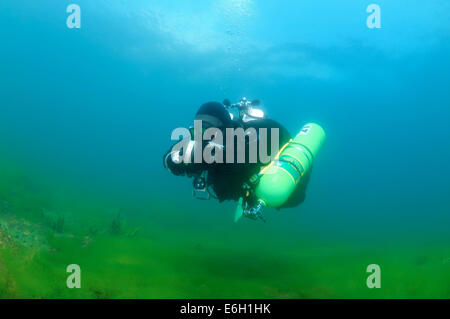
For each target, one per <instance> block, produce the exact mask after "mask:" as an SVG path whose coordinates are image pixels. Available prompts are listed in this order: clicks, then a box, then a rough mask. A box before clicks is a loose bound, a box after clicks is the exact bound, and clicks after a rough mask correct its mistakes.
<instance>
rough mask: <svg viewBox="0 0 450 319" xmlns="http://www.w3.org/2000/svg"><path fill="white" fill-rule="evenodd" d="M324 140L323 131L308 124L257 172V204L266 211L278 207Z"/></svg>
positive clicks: (316, 126)
mask: <svg viewBox="0 0 450 319" xmlns="http://www.w3.org/2000/svg"><path fill="white" fill-rule="evenodd" d="M325 140H326V135H325V131H324V130H323V129H322V127H320V126H319V125H317V124H314V123H309V124H306V125H305V126H303V128H302V129H301V131H300V132H299V133H298V134H297V136H296V137H295V138H294V139H292V140H291V141H290V142H288V143H287V144H286V145H285V146H283V148H282V149H281V150H280V152H279V153H278V155H277V156H276V158H275V159H274V160H273V161H272V162H270V164H269V165H267V166H265V167H264V168H263V169H262V170H261V172H260V178H259V182H258V184H257V185H256V188H255V195H256V197H257V198H258V201H259V202H260V203H261V204H262V205H264V206H267V207H274V208H279V207H281V206H282V205H283V204H284V203H285V202H286V201H287V200H288V199H289V197H290V196H291V194H292V192H293V191H294V189H295V188H296V187H297V185H298V184H299V183H301V182H302V176H303V175H305V174H306V173H307V172H308V170H310V169H311V166H312V163H313V160H314V158H315V157H316V155H317V153H318V152H319V150H320V149H321V147H322V145H323V144H324V143H325Z"/></svg>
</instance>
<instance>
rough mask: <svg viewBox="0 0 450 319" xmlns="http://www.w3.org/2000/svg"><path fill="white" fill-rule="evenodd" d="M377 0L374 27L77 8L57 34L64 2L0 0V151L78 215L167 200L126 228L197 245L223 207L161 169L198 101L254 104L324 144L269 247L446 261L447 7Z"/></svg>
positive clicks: (328, 15)
mask: <svg viewBox="0 0 450 319" xmlns="http://www.w3.org/2000/svg"><path fill="white" fill-rule="evenodd" d="M376 3H377V4H378V5H379V6H380V8H381V29H369V28H368V27H367V25H366V19H367V17H368V15H369V13H367V12H366V7H367V6H368V5H369V4H370V2H368V1H348V0H346V1H331V0H326V1H320V3H318V2H317V1H285V2H281V3H280V2H274V1H250V0H234V1H233V0H217V1H205V0H199V1H195V2H193V1H185V0H177V1H143V0H136V1H132V2H131V1H112V0H108V1H107V0H102V1H100V0H98V1H85V0H76V4H78V5H79V6H80V8H81V28H80V29H69V28H68V27H67V26H66V19H67V16H68V13H66V7H67V5H69V4H70V2H66V1H56V0H53V1H50V0H42V1H24V0H16V1H7V0H2V1H1V2H0V41H1V44H0V151H1V153H2V154H5V155H4V156H7V157H10V158H12V159H13V161H14V162H15V163H19V165H20V167H23V168H24V169H26V170H28V171H33V172H35V173H36V174H40V176H41V177H42V178H43V179H48V180H51V181H52V182H53V183H56V184H57V183H60V184H64V185H71V187H73V188H74V189H76V190H77V192H78V193H77V194H78V195H77V196H79V198H80V201H81V200H83V196H92V197H95V196H97V195H98V196H100V195H101V196H103V197H106V198H109V199H110V200H111V202H112V203H115V204H117V205H118V206H120V205H124V206H127V205H128V206H129V207H143V206H145V205H147V204H148V203H151V202H157V203H158V205H164V203H170V205H171V206H170V209H171V210H170V211H166V210H163V209H157V208H155V209H153V210H151V211H148V210H146V212H145V213H144V212H142V211H141V212H139V213H137V212H136V213H135V215H136V216H138V215H139V216H140V217H141V218H146V219H149V220H152V219H154V220H165V221H164V222H161V223H162V224H161V225H163V226H161V227H167V230H168V231H170V230H171V227H174V228H175V226H174V224H176V227H181V226H180V225H181V224H183V223H184V222H186V221H192V220H191V219H192V218H194V219H195V222H193V225H192V227H194V228H195V227H197V228H195V229H196V231H198V232H200V233H201V232H202V229H205V232H208V230H206V229H207V228H208V227H219V226H217V224H214V225H215V226H209V224H208V223H209V222H214V223H216V222H217V221H219V222H220V223H221V225H223V223H225V222H227V221H231V220H232V211H233V209H234V206H233V204H232V203H225V204H219V203H217V202H208V203H198V202H196V201H195V200H194V199H193V198H191V182H190V181H189V180H187V179H183V178H179V177H174V176H171V175H170V174H169V173H168V172H167V171H165V170H164V168H163V166H162V155H163V154H164V153H165V151H167V149H168V148H169V146H170V145H172V142H171V141H170V134H171V132H172V130H173V129H175V128H176V127H186V126H188V125H190V124H191V123H192V120H193V117H194V114H195V112H196V110H197V108H198V107H199V106H200V105H201V104H202V103H204V102H206V101H222V100H223V99H224V98H229V99H230V100H232V101H238V100H239V99H240V98H241V97H243V96H246V97H248V98H251V99H253V98H258V99H260V100H261V101H262V104H263V108H264V110H265V112H266V114H267V115H268V116H269V117H271V118H273V119H275V120H277V121H279V122H280V123H282V124H283V125H285V126H286V127H287V128H288V129H289V130H290V131H291V133H295V132H296V131H297V130H299V129H300V127H301V126H302V125H303V124H305V123H307V122H311V121H313V122H317V123H319V124H321V125H322V126H323V127H324V128H325V130H326V132H327V136H328V141H327V144H326V146H325V147H324V149H323V150H322V152H321V153H320V156H319V157H318V159H317V162H316V163H315V168H314V172H313V176H312V178H311V182H310V185H309V187H308V192H307V199H306V201H305V203H304V204H302V205H301V206H300V207H298V208H295V209H290V210H287V211H285V212H283V211H281V212H280V213H279V214H277V213H276V212H275V211H271V210H269V211H268V212H267V215H268V219H269V220H270V216H271V215H272V216H273V217H272V219H273V222H272V225H269V226H264V227H269V230H268V232H270V233H275V234H277V233H282V232H284V231H285V230H286V229H291V231H292V234H295V233H296V232H298V231H300V232H302V233H303V234H305V233H307V234H310V236H311V237H310V238H309V240H316V239H317V240H319V239H320V240H330V241H333V240H348V241H349V242H353V243H356V242H371V243H377V242H379V241H386V240H387V241H390V242H393V243H395V242H402V243H406V245H408V243H409V245H410V247H412V249H414V245H416V244H417V243H420V244H421V245H422V244H425V243H429V244H433V243H438V244H439V245H444V246H445V245H447V244H448V243H450V233H449V229H450V214H449V212H450V197H449V194H450V185H449V181H450V167H449V163H450V143H449V137H450V90H449V88H450V77H449V72H450V60H449V57H450V41H449V40H450V20H449V16H448V11H449V9H450V5H449V3H448V2H447V1H406V0H404V1H400V0H397V1H381V0H379V1H377V2H376ZM143 203H145V205H144V204H143ZM188 206H189V207H192V209H191V210H194V211H195V213H193V212H192V211H189V212H188V213H189V214H191V215H189V216H186V214H187V212H186V207H188ZM158 207H159V206H158ZM142 210H145V209H142ZM129 214H130V215H133V212H130V213H129ZM171 214H173V216H174V217H173V219H171V218H170V215H171ZM192 214H195V217H192ZM212 214H220V216H216V217H214V218H213V217H211V215H212ZM283 214H284V215H283ZM274 215H276V216H274ZM136 216H135V217H136ZM136 218H138V217H136ZM171 220H172V222H173V224H171V222H170V221H171ZM269 224H270V221H269ZM245 225H248V227H249V228H250V229H252V231H253V230H254V228H257V227H258V226H255V225H254V224H251V223H245ZM203 227H204V228H203ZM223 227H225V228H231V227H233V225H232V223H230V224H229V225H228V224H227V225H226V226H223ZM174 228H173V229H174ZM209 235H210V233H209V232H208V236H209ZM447 247H449V246H448V245H447ZM447 252H449V257H450V251H447ZM446 267H447V268H446V269H448V266H446ZM338 296H339V294H338Z"/></svg>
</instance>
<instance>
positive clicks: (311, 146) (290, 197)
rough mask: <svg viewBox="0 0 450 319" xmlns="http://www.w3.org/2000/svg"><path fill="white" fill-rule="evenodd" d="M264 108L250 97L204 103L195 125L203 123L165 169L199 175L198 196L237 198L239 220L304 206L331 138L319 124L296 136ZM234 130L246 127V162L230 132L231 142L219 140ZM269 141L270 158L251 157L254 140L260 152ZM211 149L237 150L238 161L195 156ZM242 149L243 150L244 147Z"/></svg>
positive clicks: (171, 154) (175, 151)
mask: <svg viewBox="0 0 450 319" xmlns="http://www.w3.org/2000/svg"><path fill="white" fill-rule="evenodd" d="M258 106H260V102H259V101H258V100H253V101H249V100H247V99H246V98H245V97H244V98H242V99H241V100H240V101H239V102H238V103H235V104H231V102H230V101H229V100H228V99H226V100H224V101H223V102H222V103H219V102H208V103H205V104H203V105H201V106H200V108H199V110H198V111H197V113H196V115H195V119H194V123H198V122H199V121H201V122H200V123H201V127H198V126H196V125H194V126H193V127H192V126H191V127H190V128H189V130H188V132H189V134H186V136H184V138H183V141H185V142H186V143H185V144H184V146H183V147H182V148H179V147H176V146H177V145H180V144H181V142H178V143H177V144H175V145H174V146H173V147H172V148H171V149H170V150H169V151H168V152H167V153H166V154H165V155H164V158H163V161H164V167H165V168H166V169H168V170H169V172H171V173H172V174H174V175H177V176H183V175H184V176H188V177H192V178H193V196H194V197H197V198H198V199H210V198H211V197H213V198H216V199H218V200H219V202H222V201H225V200H233V201H237V202H238V206H237V209H236V212H235V221H237V220H239V219H240V218H241V217H242V216H244V217H248V218H250V219H253V220H256V219H261V220H263V221H265V220H264V218H263V215H262V210H263V208H264V207H273V208H277V209H280V208H290V207H295V206H298V205H300V204H301V203H302V202H303V201H304V199H305V192H306V188H307V185H308V181H309V178H310V175H311V171H312V162H313V158H314V157H315V155H316V153H317V152H318V150H319V149H320V148H321V147H322V144H323V143H324V141H325V132H324V131H323V129H322V128H321V127H320V126H319V125H317V124H314V123H310V124H307V125H305V126H304V127H303V128H302V130H301V131H300V133H299V134H297V136H296V137H295V138H294V139H293V138H292V136H291V135H290V134H289V132H288V130H287V129H286V128H285V127H283V126H282V125H281V124H279V123H278V122H276V121H274V120H271V119H268V118H267V117H266V116H265V114H264V112H263V111H262V110H261V109H259V108H258ZM208 129H214V130H216V131H213V132H216V133H214V134H212V136H210V137H214V139H212V138H211V139H206V140H201V141H198V140H196V139H195V138H194V137H196V136H198V134H200V136H203V134H206V132H207V131H208ZM230 129H232V130H238V129H241V131H245V136H244V138H243V148H242V149H241V151H242V150H243V151H244V154H245V155H244V156H245V160H244V161H242V160H241V161H239V160H238V161H237V162H236V161H234V159H236V152H234V150H235V148H236V143H235V140H231V142H230V140H229V139H228V136H227V139H226V141H225V142H224V141H223V138H222V140H219V142H217V139H216V138H217V136H218V135H220V136H222V137H223V136H225V135H226V133H228V130H230ZM261 129H262V130H264V129H265V131H264V132H265V134H262V133H261V132H262V130H261ZM252 130H253V131H252ZM196 131H197V134H196ZM249 132H256V134H254V135H252V134H249ZM235 138H236V136H233V139H235ZM263 140H264V141H265V142H266V143H264V144H263V145H271V154H270V156H269V160H268V161H263V160H262V159H261V158H258V159H257V160H256V161H255V160H253V161H252V160H249V158H250V153H251V152H250V150H251V149H252V143H256V144H254V145H256V147H257V148H258V151H259V153H258V154H261V150H260V148H261V147H262V146H261V145H262V144H261V143H260V142H261V141H263ZM238 143H239V141H238ZM274 145H276V147H275V150H274ZM278 146H281V148H278ZM206 148H210V149H211V148H213V149H214V150H215V152H218V151H220V152H223V153H224V154H225V156H226V157H227V159H228V158H229V157H228V155H230V154H227V153H230V152H232V153H231V159H232V160H233V161H231V162H228V161H226V162H222V161H212V162H211V161H205V160H203V159H202V160H200V161H197V160H194V157H195V152H196V149H197V150H198V149H199V150H200V152H201V153H202V154H203V151H204V150H205V149H206ZM237 148H238V152H239V146H238V147H237ZM212 153H213V154H214V151H213V152H212ZM265 154H267V150H266V153H265ZM222 157H224V156H221V157H220V158H222ZM237 157H239V154H237Z"/></svg>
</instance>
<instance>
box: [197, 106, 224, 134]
mask: <svg viewBox="0 0 450 319" xmlns="http://www.w3.org/2000/svg"><path fill="white" fill-rule="evenodd" d="M195 120H197V121H200V120H201V121H202V126H203V128H205V129H206V128H210V127H216V128H219V129H221V128H225V127H233V121H232V119H231V116H230V113H228V111H227V110H226V109H225V107H224V106H223V104H221V103H219V102H208V103H205V104H203V105H202V106H200V109H199V110H198V111H197V114H196V115H195Z"/></svg>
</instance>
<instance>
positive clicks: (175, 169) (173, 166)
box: [163, 150, 187, 176]
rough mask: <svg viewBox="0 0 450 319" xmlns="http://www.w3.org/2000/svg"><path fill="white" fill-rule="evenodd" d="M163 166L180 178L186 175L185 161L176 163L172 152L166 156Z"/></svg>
mask: <svg viewBox="0 0 450 319" xmlns="http://www.w3.org/2000/svg"><path fill="white" fill-rule="evenodd" d="M163 164H164V167H165V168H166V169H167V170H168V171H169V172H171V173H172V174H173V175H176V176H180V175H184V174H186V169H187V168H186V165H185V164H184V163H183V161H174V159H173V157H172V151H171V150H170V151H168V152H167V153H166V154H165V155H164V158H163Z"/></svg>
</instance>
